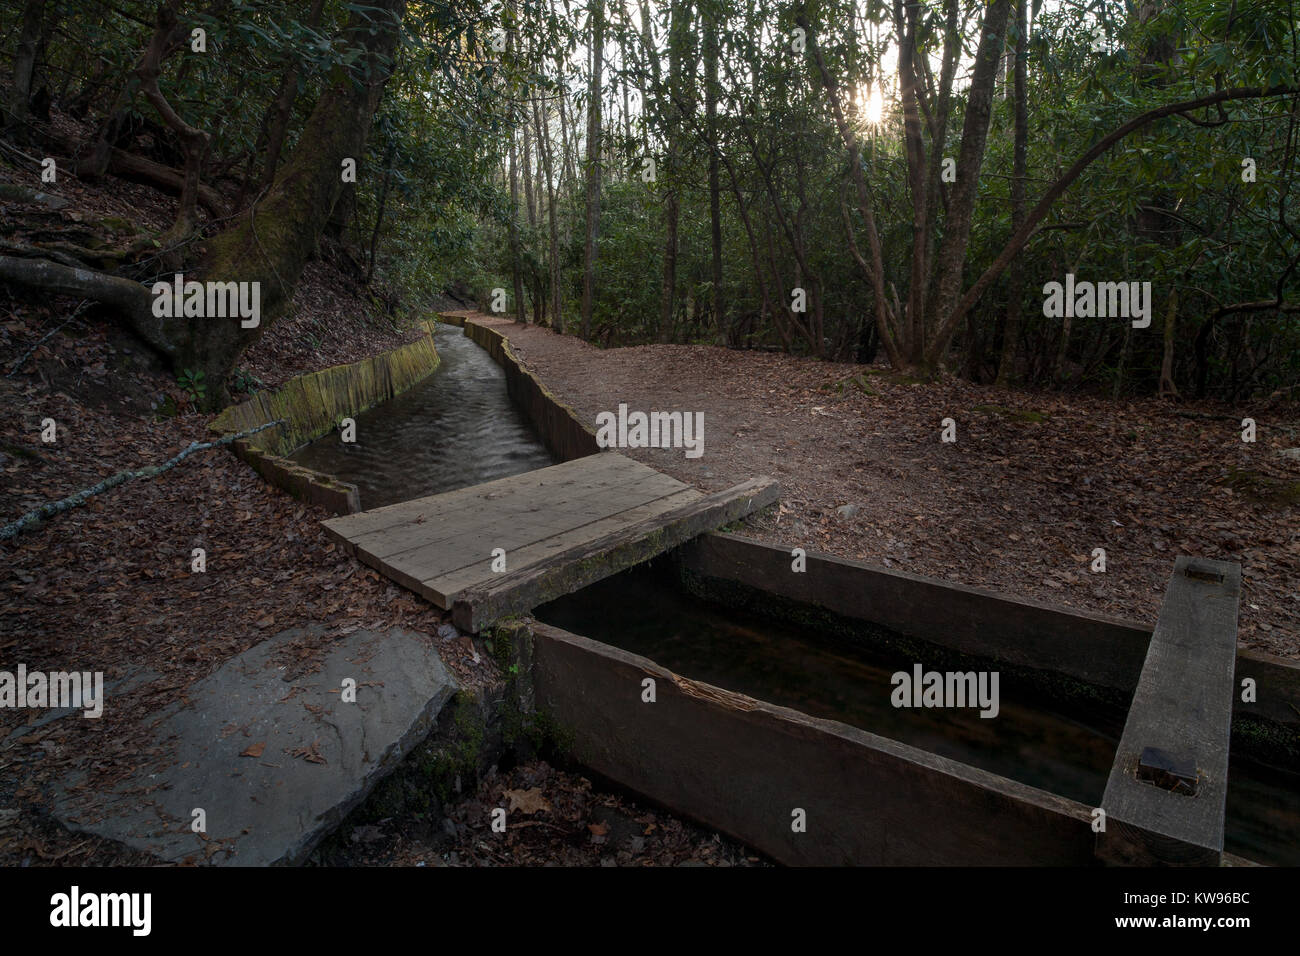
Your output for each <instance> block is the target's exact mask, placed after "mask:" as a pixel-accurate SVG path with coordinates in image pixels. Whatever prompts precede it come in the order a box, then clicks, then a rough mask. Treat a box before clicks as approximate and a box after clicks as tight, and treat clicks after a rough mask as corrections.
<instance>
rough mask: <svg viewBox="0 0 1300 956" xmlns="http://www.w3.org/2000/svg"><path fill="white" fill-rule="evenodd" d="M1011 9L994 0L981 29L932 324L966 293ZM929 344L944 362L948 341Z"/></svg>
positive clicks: (931, 359)
mask: <svg viewBox="0 0 1300 956" xmlns="http://www.w3.org/2000/svg"><path fill="white" fill-rule="evenodd" d="M1010 8H1011V0H993V2H992V3H991V4H990V5H989V6H988V8H987V12H986V13H985V15H984V22H983V24H982V27H981V30H980V42H979V48H978V50H977V52H976V54H975V69H974V72H973V74H972V77H971V85H970V92H969V94H968V99H967V104H966V119H965V123H964V125H963V128H962V134H961V149H960V150H959V152H958V154H957V182H956V183H955V184H954V188H953V191H952V195H951V197H950V200H949V203H948V215H947V217H946V218H945V219H944V230H943V241H942V242H941V243H940V244H939V252H938V255H936V257H935V263H934V265H935V269H936V270H937V273H938V274H937V276H936V284H935V294H934V301H933V302H932V303H931V304H930V307H929V308H928V312H929V315H928V316H927V325H928V326H929V327H931V328H936V329H937V328H938V326H939V324H940V322H941V321H942V319H943V318H944V317H945V316H947V315H948V314H949V313H950V312H951V311H952V308H953V306H954V304H955V303H956V302H957V299H958V297H959V296H960V295H961V286H962V270H963V267H964V266H965V264H966V250H967V247H968V244H969V242H970V232H971V224H972V221H973V218H974V213H975V200H976V198H977V197H978V194H979V179H980V167H981V166H982V165H983V162H984V152H985V147H986V146H987V144H988V132H989V119H990V117H991V115H992V109H993V85H994V81H995V80H996V79H997V70H998V64H999V63H1000V62H1001V59H1002V43H1003V41H1004V40H1005V39H1006V32H1007V17H1008V15H1009V12H1010ZM926 344H927V346H929V347H928V348H927V350H926V354H925V355H923V356H922V357H921V358H922V365H923V366H929V365H934V366H936V367H937V365H938V364H939V362H940V361H942V357H943V356H942V351H943V349H944V346H939V345H936V344H932V343H930V342H927V343H926Z"/></svg>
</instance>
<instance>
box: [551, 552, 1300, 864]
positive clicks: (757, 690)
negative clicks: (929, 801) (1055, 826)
mask: <svg viewBox="0 0 1300 956" xmlns="http://www.w3.org/2000/svg"><path fill="white" fill-rule="evenodd" d="M534 614H535V616H536V617H537V618H538V619H539V620H542V621H545V622H546V623H548V624H552V625H555V626H556V627H562V628H564V629H566V630H569V631H572V632H574V633H576V634H582V635H585V636H587V637H590V638H593V639H595V640H598V641H602V642H604V643H606V644H610V645H612V646H615V647H619V648H622V649H624V650H627V651H631V652H632V653H635V654H640V655H642V656H644V657H648V658H650V659H651V660H653V661H655V662H656V663H657V664H660V665H662V666H663V667H667V668H668V669H669V670H672V671H675V672H677V673H680V674H682V675H684V676H686V677H690V678H694V679H695V680H701V681H705V682H707V683H710V684H714V685H716V686H718V687H723V688H726V689H727V690H732V691H737V692H739V693H743V694H748V695H749V696H751V697H755V698H757V699H759V700H765V701H769V702H771V703H774V704H780V705H782V706H785V707H791V708H793V709H795V710H798V711H802V712H803V713H806V714H810V715H812V716H814V717H823V718H828V719H831V720H838V721H842V722H843V723H846V724H849V725H851V726H853V727H857V728H860V729H862V730H867V731H870V732H871V733H875V734H880V735H881V736H883V737H890V738H892V739H894V740H898V741H902V742H903V743H907V744H911V745H912V746H915V747H918V748H921V749H923V750H927V751H929V752H931V753H936V754H940V755H941V756H944V757H949V758H951V759H953V760H959V761H961V762H962V763H966V764H969V765H971V766H974V767H979V768H981V769H983V770H988V771H990V772H992V773H996V774H1000V775H1002V776H1004V777H1009V778H1011V779H1013V780H1018V781H1020V782H1022V783H1026V784H1029V785H1030V786H1034V787H1039V788H1041V789H1043V790H1048V791H1051V792H1053V793H1057V794H1060V795H1061V796H1064V797H1070V798H1072V799H1074V800H1078V801H1079V802H1081V803H1083V804H1085V805H1087V806H1089V807H1095V806H1098V805H1099V803H1100V800H1101V797H1102V793H1103V792H1104V790H1105V788H1106V778H1107V776H1108V775H1109V773H1110V766H1111V761H1112V759H1113V757H1114V753H1115V747H1116V745H1117V744H1118V742H1119V735H1120V733H1121V731H1122V730H1123V723H1124V714H1123V713H1121V712H1120V711H1118V710H1117V709H1114V708H1109V709H1106V708H1102V711H1103V712H1100V713H1098V712H1097V708H1093V709H1091V710H1090V712H1089V713H1088V715H1087V717H1086V719H1080V718H1081V716H1082V715H1081V714H1078V713H1072V714H1070V715H1067V714H1065V713H1061V712H1058V711H1056V710H1054V709H1052V707H1051V706H1044V702H1043V701H1042V698H1041V694H1040V693H1039V692H1037V691H1036V690H1030V689H1028V688H1025V687H1017V686H1016V683H1015V680H1014V678H1013V677H1012V675H1010V674H1008V673H1005V672H1004V673H1002V674H1001V675H1000V687H999V690H1000V696H1001V701H1000V703H1001V710H1000V712H999V714H998V716H997V717H996V718H990V719H986V718H981V717H980V716H979V712H978V709H975V708H972V709H965V710H958V709H945V708H916V709H909V708H895V707H894V706H892V704H891V703H890V694H891V692H892V691H893V684H892V683H891V682H890V677H891V676H892V675H893V674H894V673H895V672H896V671H900V670H901V671H907V672H909V673H910V672H911V670H912V666H913V664H915V663H920V664H921V665H922V666H923V667H924V668H925V669H926V670H931V669H933V670H943V669H944V668H943V667H942V666H941V665H940V664H939V663H938V662H931V661H924V660H922V661H919V662H917V661H913V660H911V659H910V658H903V657H901V656H899V655H898V654H897V653H896V652H890V651H888V650H886V651H883V652H877V651H876V650H874V649H873V651H872V652H870V653H868V652H866V651H864V650H860V649H857V648H849V647H846V646H844V645H843V644H839V643H833V644H832V643H829V642H826V641H824V640H819V639H817V636H816V635H815V634H812V633H809V632H806V631H804V630H801V629H799V628H797V627H793V626H790V625H787V624H782V623H777V622H774V621H769V620H765V619H763V618H760V617H757V616H755V615H752V614H748V613H744V612H741V611H737V610H734V609H731V608H724V607H721V606H718V605H713V604H710V603H708V602H705V601H700V600H698V599H696V598H694V597H691V596H690V595H688V594H686V593H685V592H684V591H682V590H680V589H679V588H678V587H676V586H675V585H674V584H673V583H672V581H671V577H670V575H669V574H667V573H666V568H665V566H664V565H663V564H660V565H659V566H658V567H646V566H643V567H641V568H637V569H633V570H632V571H628V572H624V573H623V574H619V575H616V576H614V577H612V578H607V579H606V580H604V581H601V582H599V583H597V584H595V585H592V586H591V587H589V588H587V589H585V590H583V591H580V592H578V593H577V594H572V595H568V596H567V597H563V598H560V599H558V600H556V601H553V602H551V603H550V604H547V605H545V606H543V607H541V608H538V609H537V610H536V611H535V612H534ZM1298 783H1300V777H1297V776H1295V775H1291V774H1281V775H1277V776H1274V775H1271V774H1269V773H1268V772H1266V771H1263V770H1262V769H1259V768H1254V767H1251V766H1248V765H1246V764H1244V763H1243V762H1241V761H1234V763H1233V766H1232V773H1231V779H1230V782H1229V792H1228V821H1227V841H1226V842H1227V847H1226V849H1227V850H1228V851H1229V852H1232V853H1237V854H1240V855H1242V856H1245V857H1248V858H1249V859H1253V860H1256V861H1258V862H1266V863H1275V864H1285V865H1296V864H1300V786H1298V785H1297V784H1298Z"/></svg>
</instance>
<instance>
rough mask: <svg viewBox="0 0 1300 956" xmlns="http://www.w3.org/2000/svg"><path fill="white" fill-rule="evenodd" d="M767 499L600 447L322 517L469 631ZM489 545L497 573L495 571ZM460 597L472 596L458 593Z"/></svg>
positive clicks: (363, 556) (770, 497) (769, 486)
mask: <svg viewBox="0 0 1300 956" xmlns="http://www.w3.org/2000/svg"><path fill="white" fill-rule="evenodd" d="M776 495H777V488H776V485H775V483H774V482H771V481H770V480H766V479H765V480H763V481H760V482H758V483H756V484H755V483H746V484H745V485H741V486H737V488H736V489H732V492H731V493H729V492H722V493H720V495H715V496H705V495H704V494H703V493H702V492H700V491H697V490H695V489H694V488H692V487H691V486H690V485H687V484H684V483H682V482H680V481H677V480H676V479H675V478H671V477H669V476H668V475H665V474H663V473H661V472H658V471H656V470H655V469H653V468H651V467H649V466H648V465H643V464H641V463H640V462H637V461H633V460H632V459H630V458H627V457H625V456H623V455H619V454H616V453H614V452H602V453H600V454H596V455H589V456H587V457H585V458H578V459H575V460H573V461H568V462H564V463H563V464H559V465H554V466H552V467H550V468H541V469H538V470H536V471H530V472H527V473H525V474H522V475H514V476H512V477H509V478H501V479H498V480H496V481H490V482H487V483H485V484H481V485H475V486H473V487H470V488H462V489H459V490H457V491H451V492H447V493H445V494H440V495H431V496H429V497H425V498H416V499H414V500H412V501H404V502H400V503H399V504H395V505H389V506H387V507H384V508H376V509H374V510H373V511H364V512H361V513H360V514H355V515H348V516H345V517H339V518H331V519H329V520H327V521H325V522H323V524H324V527H325V530H326V532H327V533H328V534H329V535H330V536H331V537H333V538H334V539H335V540H337V541H339V542H341V543H342V544H343V545H344V546H345V547H347V548H349V549H350V550H351V551H352V552H353V553H354V554H356V556H357V558H358V559H359V560H361V561H362V562H364V563H365V564H368V565H370V566H371V567H373V568H375V569H376V570H378V571H380V572H382V573H383V574H385V575H386V576H388V577H389V578H392V579H393V580H394V581H396V582H398V583H399V584H401V585H403V586H404V587H407V588H410V589H411V590H412V591H415V592H416V593H417V594H420V595H422V596H423V597H425V598H427V599H428V600H430V601H432V602H433V603H434V604H436V605H438V606H439V607H442V608H447V609H450V608H452V607H453V605H454V604H456V603H457V602H458V601H460V604H461V607H460V608H459V609H458V610H457V612H456V615H457V622H458V623H461V626H462V627H467V629H470V630H474V631H477V630H480V629H481V628H483V627H486V626H487V625H488V624H490V623H491V622H492V621H493V620H495V619H496V618H497V617H500V616H502V615H504V614H509V613H514V612H516V611H519V610H528V609H529V608H531V607H532V606H533V605H532V604H531V603H528V602H530V601H538V602H539V603H540V601H545V600H549V598H550V597H554V596H558V595H559V594H562V593H567V591H568V590H573V589H576V588H578V587H582V586H584V585H585V584H588V583H591V581H594V580H599V578H601V577H604V576H605V575H606V574H611V573H613V572H614V571H617V570H620V569H621V568H622V567H626V566H627V563H631V561H630V560H628V559H629V558H634V560H638V561H639V560H645V559H647V558H650V557H653V556H654V555H656V554H659V553H660V552H662V551H664V550H667V549H668V548H671V547H674V546H676V545H678V544H680V543H681V542H682V541H684V540H686V538H687V537H690V536H691V535H693V534H699V533H700V532H701V531H707V530H710V529H712V528H715V527H717V526H718V525H720V524H724V523H726V522H728V521H732V520H735V519H736V518H738V517H743V516H744V515H745V514H748V513H749V511H752V510H755V509H757V508H760V507H763V506H764V505H767V504H770V503H771V502H772V501H774V500H775V498H776ZM697 504H698V505H700V506H701V507H699V508H695V507H693V506H695V505H697ZM498 548H499V549H502V550H503V551H504V552H505V558H504V560H505V570H504V571H502V570H497V571H494V570H493V563H494V559H493V553H494V551H496V549H498ZM620 561H626V562H627V563H622V564H620V563H619V562H620ZM579 563H580V564H581V565H582V567H581V568H580V569H579V570H577V571H576V572H575V571H572V570H571V569H572V566H573V565H575V564H579ZM557 588H558V589H559V590H557ZM466 592H472V593H471V594H470V595H469V596H468V598H462V596H463V595H466ZM462 622H463V623H462Z"/></svg>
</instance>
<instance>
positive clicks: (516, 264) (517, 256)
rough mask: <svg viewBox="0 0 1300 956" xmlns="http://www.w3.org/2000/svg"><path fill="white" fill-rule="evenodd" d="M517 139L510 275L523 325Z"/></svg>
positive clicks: (511, 157)
mask: <svg viewBox="0 0 1300 956" xmlns="http://www.w3.org/2000/svg"><path fill="white" fill-rule="evenodd" d="M515 151H516V147H515V137H514V134H513V133H511V135H510V152H509V159H508V160H507V162H508V164H509V169H510V172H509V174H508V175H509V178H510V226H509V231H510V275H511V277H512V279H513V280H514V286H515V321H516V322H518V323H519V324H520V325H522V324H523V323H524V322H525V321H526V320H525V317H524V277H523V261H522V260H523V255H522V254H521V252H520V249H519V170H518V168H517V167H516V166H515Z"/></svg>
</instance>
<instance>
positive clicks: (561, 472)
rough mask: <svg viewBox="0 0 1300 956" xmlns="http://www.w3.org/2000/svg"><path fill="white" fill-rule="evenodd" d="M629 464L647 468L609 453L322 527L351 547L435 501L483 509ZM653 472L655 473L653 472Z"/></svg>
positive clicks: (452, 507) (408, 519)
mask: <svg viewBox="0 0 1300 956" xmlns="http://www.w3.org/2000/svg"><path fill="white" fill-rule="evenodd" d="M628 462H631V463H632V464H633V465H636V466H639V467H641V468H645V467H646V466H644V465H641V464H640V462H633V461H632V459H630V458H627V457H626V456H623V455H619V454H617V453H615V452H606V453H602V454H600V455H589V456H588V457H587V458H575V459H574V460H573V461H566V462H561V463H560V464H558V465H550V466H549V467H546V468H539V469H537V470H535V471H529V472H525V473H524V474H522V475H510V476H508V477H506V478H496V479H494V480H492V481H487V482H484V483H482V484H479V485H470V486H468V487H466V488H458V489H457V490H455V491H447V492H443V493H442V494H438V495H429V496H427V497H424V498H415V499H412V500H411V501H400V502H397V503H396V504H391V505H385V506H384V507H382V508H373V509H370V510H367V511H363V512H361V513H359V514H355V515H347V516H345V517H341V518H331V519H329V520H327V521H323V522H321V523H322V525H323V526H324V527H325V530H326V531H327V532H329V533H330V535H331V536H332V537H334V538H335V539H336V540H340V541H344V542H347V543H351V541H353V540H355V539H357V538H360V537H361V536H362V535H365V534H370V533H374V532H382V531H384V530H386V529H389V528H394V527H400V526H403V525H406V524H409V523H410V522H412V521H414V520H415V518H416V517H417V516H418V515H419V514H420V513H421V509H422V508H423V507H424V504H425V503H426V502H428V501H430V500H431V499H441V500H442V503H443V506H444V507H445V508H446V510H447V511H448V513H450V512H452V511H455V510H458V509H459V508H475V507H482V506H483V504H484V503H485V502H489V501H498V502H500V501H502V500H504V499H509V498H513V497H516V496H518V495H523V494H528V493H529V490H530V489H531V488H533V487H541V486H547V487H549V486H550V485H552V484H555V483H559V482H561V481H565V480H571V479H576V478H577V476H579V475H586V476H588V478H590V477H591V476H594V475H597V474H601V473H603V472H604V471H605V470H606V469H609V470H619V469H623V468H626V466H627V463H628ZM649 470H651V471H653V469H649Z"/></svg>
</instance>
